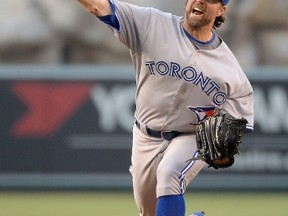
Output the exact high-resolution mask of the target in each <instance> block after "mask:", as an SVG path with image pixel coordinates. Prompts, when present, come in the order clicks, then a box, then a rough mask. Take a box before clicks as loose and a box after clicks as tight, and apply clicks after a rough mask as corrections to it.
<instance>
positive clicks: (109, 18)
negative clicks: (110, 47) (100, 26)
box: [98, 0, 120, 31]
mask: <svg viewBox="0 0 288 216" xmlns="http://www.w3.org/2000/svg"><path fill="white" fill-rule="evenodd" d="M109 3H110V6H111V8H112V12H113V14H109V15H106V16H99V17H98V18H99V19H100V20H101V21H102V22H104V23H105V24H107V25H109V26H111V27H113V28H115V29H117V31H119V29H120V25H119V21H118V18H117V16H116V14H115V11H116V6H115V4H114V2H113V1H111V0H109Z"/></svg>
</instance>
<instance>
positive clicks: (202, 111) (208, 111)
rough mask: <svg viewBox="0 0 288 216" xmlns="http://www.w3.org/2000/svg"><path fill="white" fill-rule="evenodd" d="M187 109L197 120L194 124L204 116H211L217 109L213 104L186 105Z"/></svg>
mask: <svg viewBox="0 0 288 216" xmlns="http://www.w3.org/2000/svg"><path fill="white" fill-rule="evenodd" d="M188 109H189V110H190V111H192V112H193V113H194V114H195V115H196V118H197V122H196V123H195V124H199V123H200V122H201V121H203V120H204V119H205V118H207V117H209V116H213V115H214V114H216V111H217V108H216V107H215V106H197V107H192V106H188ZM191 124H192V123H191ZM192 125H194V124H192Z"/></svg>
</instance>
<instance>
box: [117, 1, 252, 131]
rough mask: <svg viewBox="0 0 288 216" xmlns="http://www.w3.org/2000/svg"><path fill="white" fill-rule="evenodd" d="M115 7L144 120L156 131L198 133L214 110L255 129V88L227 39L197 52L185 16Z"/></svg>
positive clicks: (138, 111)
mask: <svg viewBox="0 0 288 216" xmlns="http://www.w3.org/2000/svg"><path fill="white" fill-rule="evenodd" d="M114 4H115V5H116V16H117V18H118V20H119V23H120V29H119V30H116V29H113V31H114V34H115V36H116V37H117V38H118V39H119V40H120V41H121V42H123V43H124V44H125V45H127V47H128V48H129V50H130V53H131V56H132V60H133V64H134V67H135V73H136V85H137V92H136V112H135V117H136V118H137V119H138V120H139V121H140V122H142V123H143V124H145V125H148V126H149V127H151V128H153V129H155V130H164V131H171V130H177V131H194V130H195V125H196V124H197V123H199V121H201V120H202V119H203V117H205V115H206V112H207V109H208V110H210V109H211V108H212V107H215V108H217V109H218V110H219V111H220V112H228V113H230V114H231V115H233V116H234V117H240V116H243V117H245V118H246V119H247V120H248V122H249V124H248V125H247V127H248V129H252V128H253V99H252V87H251V85H250V83H249V81H248V79H247V77H246V76H245V74H244V73H243V71H242V69H241V67H240V66H239V64H238V62H237V60H236V58H235V57H234V55H233V54H232V52H231V51H230V50H229V48H228V47H227V45H226V44H225V43H224V42H223V41H222V43H221V44H220V46H218V47H217V49H213V50H197V49H196V48H195V47H194V46H193V43H192V42H191V41H190V40H189V38H188V37H187V35H186V34H185V31H184V29H183V28H182V26H181V23H182V21H183V18H182V17H178V16H174V15H172V14H168V13H163V12H161V11H159V10H157V9H153V8H142V7H138V6H135V5H131V4H128V3H124V2H119V1H114ZM201 108H203V109H201ZM201 110H202V111H201Z"/></svg>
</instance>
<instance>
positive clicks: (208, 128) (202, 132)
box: [193, 113, 247, 169]
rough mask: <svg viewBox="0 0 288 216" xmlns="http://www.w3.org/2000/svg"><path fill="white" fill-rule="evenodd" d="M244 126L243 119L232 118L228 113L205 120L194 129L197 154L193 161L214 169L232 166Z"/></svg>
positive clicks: (244, 121) (245, 122) (245, 121)
mask: <svg viewBox="0 0 288 216" xmlns="http://www.w3.org/2000/svg"><path fill="white" fill-rule="evenodd" d="M246 124H247V120H246V119H245V118H243V117H241V118H234V117H233V116H231V115H230V114H228V113H226V114H223V115H214V116H211V117H208V118H206V119H205V120H204V121H203V122H202V123H200V124H199V125H197V127H196V142H197V147H198V153H199V154H198V156H197V157H196V158H193V159H194V160H195V159H201V160H203V161H205V162H206V163H207V164H208V165H209V167H211V166H212V167H214V168H215V169H218V168H227V167H230V166H232V164H233V163H234V156H235V154H238V153H239V146H240V143H241V138H242V136H243V134H244V133H245V128H246Z"/></svg>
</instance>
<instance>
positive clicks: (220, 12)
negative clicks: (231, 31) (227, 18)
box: [217, 6, 227, 17]
mask: <svg viewBox="0 0 288 216" xmlns="http://www.w3.org/2000/svg"><path fill="white" fill-rule="evenodd" d="M226 10H227V6H222V7H221V8H220V9H219V11H218V14H217V17H219V16H222V15H224V14H225V13H226Z"/></svg>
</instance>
